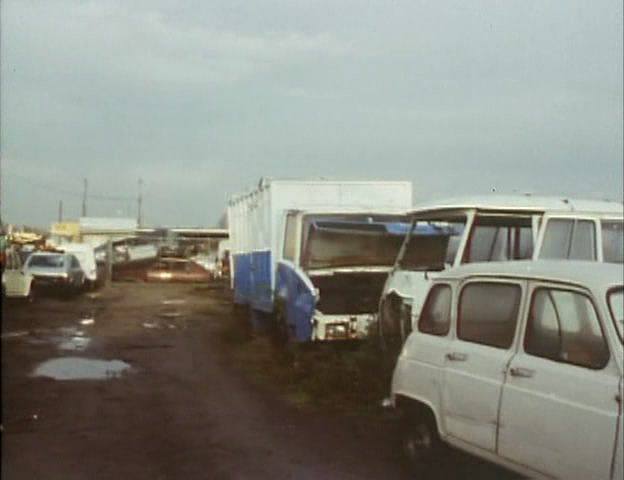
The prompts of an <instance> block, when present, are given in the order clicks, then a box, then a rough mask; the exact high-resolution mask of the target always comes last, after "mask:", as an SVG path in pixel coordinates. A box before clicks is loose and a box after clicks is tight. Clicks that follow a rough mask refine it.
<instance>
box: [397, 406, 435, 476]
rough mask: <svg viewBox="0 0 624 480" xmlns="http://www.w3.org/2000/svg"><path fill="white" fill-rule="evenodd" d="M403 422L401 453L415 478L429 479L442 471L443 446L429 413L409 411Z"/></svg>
mask: <svg viewBox="0 0 624 480" xmlns="http://www.w3.org/2000/svg"><path fill="white" fill-rule="evenodd" d="M404 416H405V418H404V421H403V422H402V429H401V430H402V431H401V453H402V455H403V459H404V461H405V463H406V466H407V468H408V469H409V471H410V473H411V474H412V475H413V478H416V479H418V478H427V477H428V476H429V475H431V474H432V473H434V472H435V470H436V469H441V467H442V465H441V462H440V460H441V453H442V444H441V441H440V436H439V435H438V428H437V426H436V423H435V420H434V419H433V418H432V415H431V414H429V412H425V411H407V412H405V414H404Z"/></svg>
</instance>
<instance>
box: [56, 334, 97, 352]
mask: <svg viewBox="0 0 624 480" xmlns="http://www.w3.org/2000/svg"><path fill="white" fill-rule="evenodd" d="M90 343H91V339H90V338H89V337H80V336H74V337H71V338H68V339H64V340H62V341H59V342H58V343H57V346H58V348H60V349H61V350H78V351H82V350H85V349H86V348H87V347H88V346H89V344H90Z"/></svg>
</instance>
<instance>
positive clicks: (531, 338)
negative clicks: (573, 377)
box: [524, 288, 609, 369]
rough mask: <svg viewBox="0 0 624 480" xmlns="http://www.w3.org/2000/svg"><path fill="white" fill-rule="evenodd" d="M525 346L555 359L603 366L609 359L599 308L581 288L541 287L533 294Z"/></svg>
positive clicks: (550, 358) (529, 351)
mask: <svg viewBox="0 0 624 480" xmlns="http://www.w3.org/2000/svg"><path fill="white" fill-rule="evenodd" d="M524 350H525V351H526V353H528V354H530V355H535V356H536V357H542V358H547V359H549V360H553V361H555V362H563V363H571V364H573V365H579V366H582V367H587V368H593V369H600V368H603V367H604V366H605V365H606V364H607V362H608V361H609V349H608V347H607V343H606V341H605V339H604V335H603V332H602V329H601V328H600V322H599V320H598V316H597V315H596V310H595V309H594V305H593V304H592V302H591V300H590V299H589V298H588V297H587V296H585V295H583V294H581V293H578V292H572V291H566V290H559V289H550V288H540V289H537V290H536V291H535V293H534V294H533V299H532V301H531V309H530V311H529V319H528V322H527V331H526V335H525V338H524Z"/></svg>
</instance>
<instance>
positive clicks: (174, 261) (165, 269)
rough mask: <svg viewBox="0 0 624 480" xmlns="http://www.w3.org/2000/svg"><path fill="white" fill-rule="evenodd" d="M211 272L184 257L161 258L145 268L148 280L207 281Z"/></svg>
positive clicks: (211, 275)
mask: <svg viewBox="0 0 624 480" xmlns="http://www.w3.org/2000/svg"><path fill="white" fill-rule="evenodd" d="M212 278H213V274H212V273H211V272H210V271H208V270H206V269H205V268H203V267H202V266H201V265H199V264H198V263H196V262H193V261H192V260H188V259H184V258H162V259H160V260H159V261H157V262H156V263H154V264H153V265H152V266H151V267H149V268H147V269H146V270H145V280H146V281H148V282H197V283H200V282H209V281H210V280H212Z"/></svg>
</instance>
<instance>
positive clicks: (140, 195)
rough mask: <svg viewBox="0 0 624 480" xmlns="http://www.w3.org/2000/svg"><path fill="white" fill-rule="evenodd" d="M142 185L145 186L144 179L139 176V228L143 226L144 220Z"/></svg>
mask: <svg viewBox="0 0 624 480" xmlns="http://www.w3.org/2000/svg"><path fill="white" fill-rule="evenodd" d="M142 187H143V180H142V179H140V178H139V198H138V199H137V203H138V205H137V224H138V226H139V228H141V223H142V221H143V212H142V208H143V192H142Z"/></svg>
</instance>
